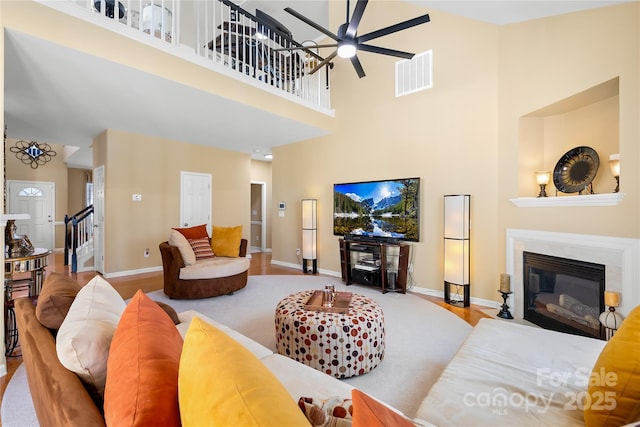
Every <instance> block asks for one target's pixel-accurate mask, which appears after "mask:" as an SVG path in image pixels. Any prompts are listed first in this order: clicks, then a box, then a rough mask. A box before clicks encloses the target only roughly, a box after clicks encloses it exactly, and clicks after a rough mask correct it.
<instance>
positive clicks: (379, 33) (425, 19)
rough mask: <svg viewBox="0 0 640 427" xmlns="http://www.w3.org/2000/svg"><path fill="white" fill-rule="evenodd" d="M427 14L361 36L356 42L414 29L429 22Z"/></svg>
mask: <svg viewBox="0 0 640 427" xmlns="http://www.w3.org/2000/svg"><path fill="white" fill-rule="evenodd" d="M429 21H430V19H429V14H426V15H422V16H418V17H417V18H413V19H409V20H407V21H404V22H400V23H398V24H395V25H391V26H389V27H386V28H381V29H379V30H376V31H373V32H371V33H368V34H365V35H362V36H360V37H358V38H357V42H358V44H359V43H362V42H366V41H369V40H373V39H377V38H378V37H382V36H386V35H389V34H392V33H396V32H398V31H402V30H406V29H407V28H411V27H415V26H416V25H420V24H425V23H427V22H429Z"/></svg>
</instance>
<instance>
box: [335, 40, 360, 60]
mask: <svg viewBox="0 0 640 427" xmlns="http://www.w3.org/2000/svg"><path fill="white" fill-rule="evenodd" d="M355 55H356V45H355V43H352V42H343V43H340V46H338V56H339V57H340V58H353V57H354V56H355Z"/></svg>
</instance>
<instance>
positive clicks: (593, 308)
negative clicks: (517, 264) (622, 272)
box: [523, 252, 605, 339]
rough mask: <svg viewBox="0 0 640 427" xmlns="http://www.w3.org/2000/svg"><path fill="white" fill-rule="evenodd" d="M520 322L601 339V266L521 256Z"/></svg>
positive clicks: (603, 276)
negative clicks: (521, 304) (521, 311)
mask: <svg viewBox="0 0 640 427" xmlns="http://www.w3.org/2000/svg"><path fill="white" fill-rule="evenodd" d="M523 261H524V269H523V274H524V277H523V283H524V295H525V298H524V318H525V320H528V321H529V322H532V323H535V324H536V325H538V326H541V327H543V328H546V329H552V330H555V331H560V332H568V333H571V334H576V335H583V336H587V337H593V338H600V339H605V330H604V328H603V327H602V325H601V324H600V322H599V320H598V317H599V315H600V313H602V312H603V311H604V289H605V266H604V265H602V264H594V263H590V262H585V261H579V260H573V259H566V258H559V257H555V256H550V255H544V254H537V253H531V252H523Z"/></svg>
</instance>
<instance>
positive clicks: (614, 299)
mask: <svg viewBox="0 0 640 427" xmlns="http://www.w3.org/2000/svg"><path fill="white" fill-rule="evenodd" d="M618 304H620V293H619V292H613V291H605V293H604V305H608V306H609V307H617V306H618Z"/></svg>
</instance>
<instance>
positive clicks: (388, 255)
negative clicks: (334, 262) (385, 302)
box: [339, 239, 410, 294]
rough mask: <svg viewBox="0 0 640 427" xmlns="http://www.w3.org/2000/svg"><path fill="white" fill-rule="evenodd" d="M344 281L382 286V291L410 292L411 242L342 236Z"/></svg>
mask: <svg viewBox="0 0 640 427" xmlns="http://www.w3.org/2000/svg"><path fill="white" fill-rule="evenodd" d="M339 242H340V267H341V271H342V281H343V282H344V283H345V284H346V285H347V286H348V285H352V284H354V283H356V284H361V285H370V286H375V287H379V288H380V290H381V291H382V293H383V294H384V293H387V292H400V293H403V294H405V293H407V272H408V267H409V250H410V245H408V244H406V243H388V242H385V241H369V240H367V241H364V240H345V239H340V240H339Z"/></svg>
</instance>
